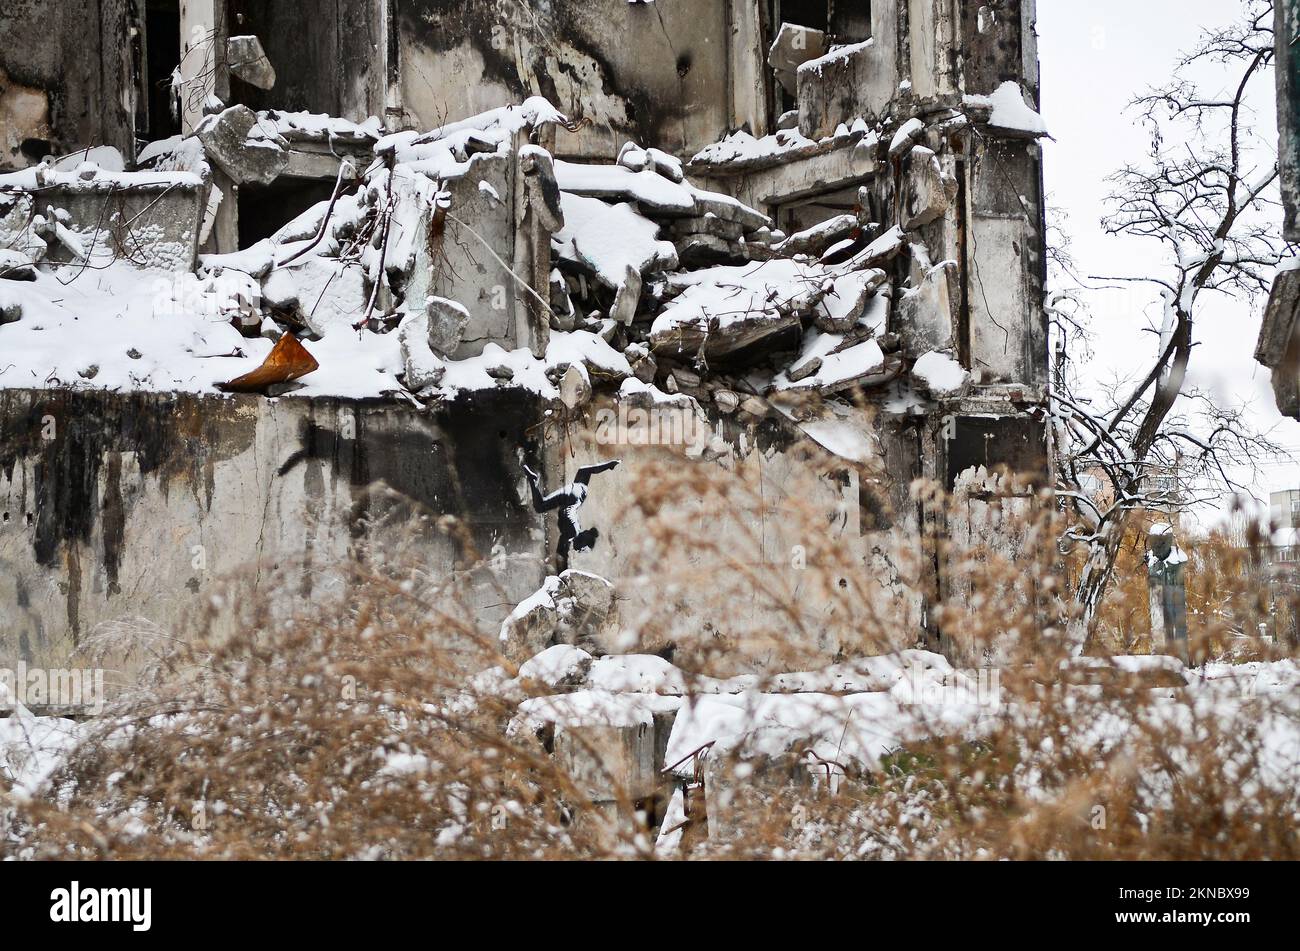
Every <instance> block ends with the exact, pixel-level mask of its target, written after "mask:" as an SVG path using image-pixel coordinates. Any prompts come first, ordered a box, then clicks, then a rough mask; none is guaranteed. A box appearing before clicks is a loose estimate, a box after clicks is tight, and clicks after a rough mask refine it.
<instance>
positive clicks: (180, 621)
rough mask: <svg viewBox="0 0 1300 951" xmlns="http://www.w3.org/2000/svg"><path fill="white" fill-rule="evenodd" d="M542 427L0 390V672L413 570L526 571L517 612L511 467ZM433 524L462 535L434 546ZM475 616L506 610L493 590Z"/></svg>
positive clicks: (528, 584) (261, 404)
mask: <svg viewBox="0 0 1300 951" xmlns="http://www.w3.org/2000/svg"><path fill="white" fill-rule="evenodd" d="M535 425H536V409H535V407H534V406H533V405H532V404H530V403H529V402H526V401H521V400H518V399H509V398H506V397H504V396H499V395H496V394H491V393H489V394H483V395H480V396H478V397H476V398H474V399H466V400H462V401H460V402H458V403H455V404H452V405H450V406H448V407H447V408H446V409H445V410H444V411H442V412H440V413H437V414H423V413H418V412H416V411H414V410H412V409H410V408H409V407H406V406H405V405H394V404H390V403H386V402H379V401H369V402H356V401H341V400H328V399H316V400H306V399H288V400H280V401H272V402H266V401H262V400H259V399H257V398H253V397H237V398H231V399H225V398H217V397H201V396H186V395H176V394H151V393H137V394H108V393H103V392H85V391H81V392H77V391H66V390H65V391H34V390H5V391H2V392H0V662H3V661H4V658H8V659H9V660H10V661H16V660H26V661H27V662H29V663H41V662H45V663H47V664H50V663H52V662H54V661H59V660H62V659H64V658H66V657H67V656H68V653H69V651H71V650H73V649H74V648H75V647H76V646H77V644H78V643H79V642H81V641H82V640H83V639H84V638H86V637H87V636H88V635H89V634H91V633H92V632H94V631H96V630H97V629H100V628H101V627H102V626H103V625H106V624H115V623H121V622H124V621H125V622H128V623H135V624H138V623H141V620H140V619H143V622H146V623H148V624H152V625H157V626H158V627H159V628H161V629H163V630H177V629H183V628H184V627H185V625H186V624H187V622H189V621H190V620H192V619H193V617H194V616H195V612H198V611H202V610H205V609H206V608H207V606H208V604H209V599H210V598H211V596H213V595H214V594H218V593H223V594H225V593H228V592H229V591H232V590H233V591H234V592H237V593H238V594H240V595H241V596H242V595H250V594H260V595H261V596H262V597H263V598H264V599H266V600H268V601H269V602H270V603H271V604H272V605H273V606H275V607H276V608H277V609H280V610H291V609H292V608H293V607H294V606H295V604H297V603H300V601H299V600H298V599H302V598H312V599H316V600H319V599H322V598H327V597H333V596H339V595H345V593H346V590H347V585H348V582H349V579H350V578H351V577H353V572H354V571H355V569H356V568H357V567H358V566H359V565H366V564H377V563H393V562H399V563H400V562H401V561H402V559H404V558H410V559H414V560H415V561H417V562H418V564H419V566H420V567H422V568H423V569H424V570H425V571H427V572H428V573H429V574H430V575H431V576H433V577H435V578H436V577H439V576H445V575H450V574H451V573H453V572H469V571H471V570H477V569H475V566H476V565H477V564H478V562H479V561H480V559H481V558H485V557H486V556H488V555H489V554H492V553H494V552H504V553H505V554H506V555H508V556H512V557H515V558H518V559H519V560H518V562H517V563H514V564H512V565H511V567H510V570H509V571H506V572H502V574H501V576H500V577H499V578H498V579H497V580H498V581H499V582H500V583H501V584H502V585H504V588H505V590H506V592H507V593H508V597H509V598H512V599H513V600H516V601H517V600H521V599H522V598H524V597H525V596H527V595H528V594H530V593H531V592H532V591H533V590H535V589H536V587H537V586H538V584H539V582H540V579H541V570H542V567H541V566H542V559H541V555H542V542H541V531H540V523H539V522H538V521H537V519H536V517H535V516H534V515H533V513H532V510H531V506H529V505H528V500H527V497H526V496H525V495H524V492H525V491H526V489H524V488H523V487H522V481H521V480H520V479H519V472H518V460H517V458H516V450H517V447H519V446H522V445H524V444H525V443H526V442H527V439H528V434H529V432H530V431H531V430H532V429H533V428H534V427H535ZM532 461H533V463H534V464H535V465H536V464H539V461H538V459H537V458H536V457H533V460H532ZM444 515H452V516H455V517H456V518H457V519H459V520H461V521H462V522H463V524H464V526H465V528H466V534H465V535H463V536H461V535H457V534H456V533H451V534H448V533H446V532H445V531H443V530H440V529H439V527H438V525H437V522H438V520H439V518H441V517H442V516H444ZM475 578H477V575H475ZM481 600H482V604H480V605H478V607H479V608H480V609H481V610H482V612H483V613H484V615H485V616H487V617H491V616H493V614H494V612H495V613H496V614H504V613H506V612H507V611H508V606H507V607H504V608H503V607H502V606H501V605H500V602H501V601H502V597H501V591H500V589H497V588H495V587H493V586H492V585H489V584H486V583H485V584H484V587H483V591H482V598H481Z"/></svg>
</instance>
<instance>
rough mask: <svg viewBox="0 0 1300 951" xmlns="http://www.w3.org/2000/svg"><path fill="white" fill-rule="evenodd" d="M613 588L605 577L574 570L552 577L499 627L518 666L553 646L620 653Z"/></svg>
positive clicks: (502, 640)
mask: <svg viewBox="0 0 1300 951" xmlns="http://www.w3.org/2000/svg"><path fill="white" fill-rule="evenodd" d="M617 629H618V611H617V608H616V605H615V601H614V587H613V585H611V584H610V583H609V582H608V581H606V580H605V579H604V578H601V577H599V576H598V575H593V574H591V573H589V572H585V571H578V570H577V569H573V568H570V569H568V570H567V571H564V572H562V573H561V574H559V575H551V576H550V577H548V578H547V579H546V581H545V582H544V583H543V584H542V587H541V588H539V589H538V590H537V591H536V592H535V593H534V594H533V595H532V596H531V597H529V598H527V599H526V600H524V601H523V602H521V603H520V604H519V606H518V607H516V608H515V610H514V611H513V612H512V613H511V615H510V617H508V618H506V620H505V622H504V623H503V624H502V625H501V634H500V640H501V645H502V649H503V650H504V651H505V654H506V656H507V657H509V658H510V659H511V660H514V661H515V662H516V663H519V662H521V661H522V660H523V659H524V658H527V657H532V656H534V655H536V654H538V653H540V652H541V651H543V650H545V649H546V648H547V647H550V646H551V645H552V644H569V645H571V646H574V647H580V648H582V649H583V650H585V651H587V652H588V653H590V654H591V655H593V656H603V655H605V654H608V653H614V652H615V651H616V649H617V643H616V642H617Z"/></svg>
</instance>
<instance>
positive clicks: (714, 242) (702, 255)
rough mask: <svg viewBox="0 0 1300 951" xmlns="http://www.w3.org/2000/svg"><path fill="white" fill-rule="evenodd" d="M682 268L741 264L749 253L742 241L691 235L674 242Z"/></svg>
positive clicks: (748, 257) (748, 256) (747, 258)
mask: <svg viewBox="0 0 1300 951" xmlns="http://www.w3.org/2000/svg"><path fill="white" fill-rule="evenodd" d="M674 247H676V248H677V259H678V261H679V262H680V263H681V266H682V267H686V268H701V267H712V266H714V265H716V264H743V263H744V262H746V261H748V260H750V257H751V255H750V253H749V250H748V248H747V247H746V245H745V243H744V242H742V241H729V240H727V239H726V238H717V237H714V236H713V235H711V234H692V235H688V236H687V237H685V238H678V239H677V241H676V242H674Z"/></svg>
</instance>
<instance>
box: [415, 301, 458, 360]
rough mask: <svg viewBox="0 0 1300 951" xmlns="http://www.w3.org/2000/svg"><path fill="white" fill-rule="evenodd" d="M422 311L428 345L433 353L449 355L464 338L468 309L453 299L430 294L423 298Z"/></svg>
mask: <svg viewBox="0 0 1300 951" xmlns="http://www.w3.org/2000/svg"><path fill="white" fill-rule="evenodd" d="M424 312H425V314H426V315H427V317H428V326H429V346H430V347H431V348H432V349H433V351H434V353H439V354H442V355H443V356H444V357H450V356H451V355H452V354H454V353H455V352H456V348H457V347H459V346H460V343H461V340H462V339H464V336H465V328H466V327H468V326H469V311H468V310H466V309H465V308H464V307H462V306H461V305H460V304H458V303H456V302H455V301H454V300H448V299H447V298H445V297H438V296H436V295H430V296H429V297H427V298H425V304H424Z"/></svg>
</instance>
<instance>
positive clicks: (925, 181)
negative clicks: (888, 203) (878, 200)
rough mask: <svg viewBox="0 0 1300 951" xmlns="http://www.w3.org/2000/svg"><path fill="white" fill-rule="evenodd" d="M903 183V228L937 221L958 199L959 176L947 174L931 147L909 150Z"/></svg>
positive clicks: (907, 229)
mask: <svg viewBox="0 0 1300 951" xmlns="http://www.w3.org/2000/svg"><path fill="white" fill-rule="evenodd" d="M906 166H907V167H906V170H905V172H904V185H903V195H902V198H903V216H902V219H903V230H904V231H915V230H916V229H917V228H923V227H925V226H926V225H928V224H931V223H932V222H935V221H938V220H939V219H940V218H942V217H943V216H944V215H945V214H947V212H948V209H949V208H950V207H952V204H953V202H955V201H956V200H957V179H956V178H955V177H953V176H951V175H945V174H944V173H943V169H942V168H941V167H940V165H939V157H938V156H937V155H936V154H935V153H934V151H933V150H932V149H928V148H926V147H925V146H923V145H917V146H914V147H913V148H912V151H911V152H910V153H909V155H908V158H907V162H906Z"/></svg>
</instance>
